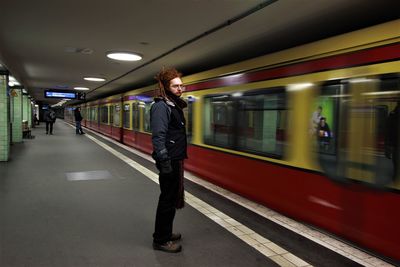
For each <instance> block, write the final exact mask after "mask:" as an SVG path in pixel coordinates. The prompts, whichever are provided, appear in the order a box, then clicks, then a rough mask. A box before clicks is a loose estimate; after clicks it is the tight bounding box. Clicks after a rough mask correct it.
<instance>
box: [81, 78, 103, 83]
mask: <svg viewBox="0 0 400 267" xmlns="http://www.w3.org/2000/svg"><path fill="white" fill-rule="evenodd" d="M83 79H84V80H86V81H92V82H104V81H105V80H106V79H104V78H98V77H85V78H83Z"/></svg>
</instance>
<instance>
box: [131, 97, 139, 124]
mask: <svg viewBox="0 0 400 267" xmlns="http://www.w3.org/2000/svg"><path fill="white" fill-rule="evenodd" d="M132 123H133V125H132V127H133V129H134V130H136V131H139V129H140V112H139V103H138V102H135V103H133V104H132Z"/></svg>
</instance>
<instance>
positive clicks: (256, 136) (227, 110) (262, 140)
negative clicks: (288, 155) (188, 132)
mask: <svg viewBox="0 0 400 267" xmlns="http://www.w3.org/2000/svg"><path fill="white" fill-rule="evenodd" d="M285 100H286V97H285V93H284V90H283V89H280V88H278V89H269V90H268V91H261V92H260V91H258V92H250V93H247V94H245V95H240V96H231V95H217V96H208V97H206V98H205V106H204V113H203V114H204V142H205V143H206V144H210V145H215V146H220V147H226V148H231V149H235V150H240V151H245V152H249V153H253V154H259V155H265V156H269V157H276V158H280V157H282V156H283V150H284V149H283V147H284V143H285V131H286V118H287V110H286V103H285Z"/></svg>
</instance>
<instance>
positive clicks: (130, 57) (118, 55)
mask: <svg viewBox="0 0 400 267" xmlns="http://www.w3.org/2000/svg"><path fill="white" fill-rule="evenodd" d="M107 57H108V58H111V59H115V60H121V61H138V60H141V59H142V56H141V55H139V54H137V53H132V52H108V53H107Z"/></svg>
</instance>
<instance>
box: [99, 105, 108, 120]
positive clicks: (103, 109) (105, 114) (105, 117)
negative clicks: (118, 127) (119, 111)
mask: <svg viewBox="0 0 400 267" xmlns="http://www.w3.org/2000/svg"><path fill="white" fill-rule="evenodd" d="M100 121H101V123H104V124H108V106H102V107H101V108H100Z"/></svg>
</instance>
